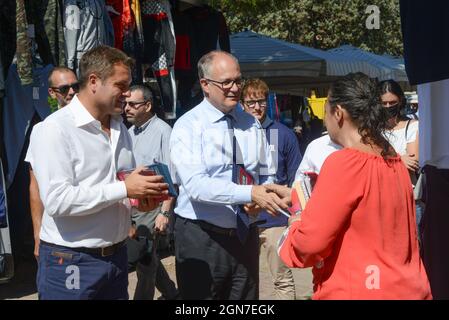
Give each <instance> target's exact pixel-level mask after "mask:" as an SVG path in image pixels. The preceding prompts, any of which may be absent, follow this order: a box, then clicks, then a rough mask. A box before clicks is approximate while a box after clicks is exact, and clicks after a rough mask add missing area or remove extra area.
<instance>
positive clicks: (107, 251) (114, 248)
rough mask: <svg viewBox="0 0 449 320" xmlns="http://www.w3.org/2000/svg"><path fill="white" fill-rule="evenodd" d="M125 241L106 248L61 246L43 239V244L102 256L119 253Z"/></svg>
mask: <svg viewBox="0 0 449 320" xmlns="http://www.w3.org/2000/svg"><path fill="white" fill-rule="evenodd" d="M125 243H126V239H125V240H122V241H120V242H117V243H115V244H113V245H112V246H109V247H104V248H86V247H78V248H71V247H66V246H60V245H58V244H54V243H49V242H46V241H43V240H41V244H43V245H46V246H49V247H55V248H64V249H68V250H73V251H76V252H82V253H87V254H91V255H96V256H101V257H108V256H112V255H113V254H115V253H117V251H119V250H120V249H121V248H122V247H123V246H124V245H125Z"/></svg>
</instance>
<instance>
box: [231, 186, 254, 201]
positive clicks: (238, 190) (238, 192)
mask: <svg viewBox="0 0 449 320" xmlns="http://www.w3.org/2000/svg"><path fill="white" fill-rule="evenodd" d="M252 189H253V186H251V185H236V187H235V189H234V197H233V198H234V201H233V203H235V204H245V203H250V202H251V190H252Z"/></svg>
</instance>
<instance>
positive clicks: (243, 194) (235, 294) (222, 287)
mask: <svg viewBox="0 0 449 320" xmlns="http://www.w3.org/2000/svg"><path fill="white" fill-rule="evenodd" d="M198 75H199V79H200V84H201V88H202V90H203V93H204V95H205V98H204V100H203V101H202V102H201V103H200V104H199V105H197V106H196V107H194V108H193V109H192V110H190V111H189V112H187V113H186V114H184V115H183V116H182V117H181V118H179V120H178V121H177V122H176V123H175V126H174V128H173V131H172V134H171V137H170V157H171V161H172V162H173V164H174V165H175V168H176V174H177V177H176V181H178V183H179V184H180V191H179V196H178V202H177V205H176V208H175V213H176V221H175V230H174V232H175V256H176V275H177V280H178V288H179V292H180V294H181V297H182V298H183V299H189V300H190V299H224V300H226V299H232V300H242V299H243V300H245V299H258V296H259V288H258V285H259V234H258V230H257V227H256V225H255V224H254V222H255V221H256V219H257V215H258V212H259V211H260V210H259V209H260V208H256V204H257V205H258V206H259V207H261V208H264V209H266V210H267V211H268V212H269V213H271V214H273V215H275V214H276V211H277V210H278V209H279V207H282V208H284V209H286V208H287V206H286V205H284V204H283V203H282V201H281V199H279V198H278V197H277V195H275V194H274V193H268V192H267V190H266V188H265V187H264V186H261V185H258V184H263V183H270V182H272V181H273V180H274V174H275V170H274V168H273V167H272V161H271V155H270V152H269V148H268V143H267V140H266V137H265V134H264V131H263V129H262V127H261V125H260V123H259V122H258V121H257V120H256V119H255V118H254V117H253V116H251V115H249V114H247V113H246V112H244V111H243V110H241V109H240V108H236V106H237V104H238V102H239V99H240V93H241V88H242V85H243V81H242V75H241V72H240V66H239V64H238V61H237V59H236V58H235V57H234V56H232V55H231V54H229V53H226V52H221V51H212V52H210V53H207V54H206V55H204V56H203V57H202V58H201V59H200V61H199V62H198ZM245 171H246V175H245ZM249 175H251V177H252V179H253V180H254V185H244V184H248V183H249V179H246V178H249ZM243 180H246V183H244V182H243ZM249 203H251V204H249ZM245 204H249V205H247V206H246V208H244V205H245Z"/></svg>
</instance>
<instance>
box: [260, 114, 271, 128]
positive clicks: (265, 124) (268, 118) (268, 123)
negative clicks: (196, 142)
mask: <svg viewBox="0 0 449 320" xmlns="http://www.w3.org/2000/svg"><path fill="white" fill-rule="evenodd" d="M272 123H274V121H273V120H271V119H270V117H269V116H265V120H264V121H263V122H262V123H261V124H262V128H264V129H266V128H268V127H269V126H270V125H271V124H272Z"/></svg>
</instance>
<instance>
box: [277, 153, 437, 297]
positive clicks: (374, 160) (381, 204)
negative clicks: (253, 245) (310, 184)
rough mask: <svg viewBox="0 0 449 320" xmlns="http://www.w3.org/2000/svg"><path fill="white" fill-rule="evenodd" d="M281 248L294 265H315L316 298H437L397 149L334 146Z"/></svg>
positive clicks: (282, 255) (285, 257)
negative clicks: (387, 153)
mask: <svg viewBox="0 0 449 320" xmlns="http://www.w3.org/2000/svg"><path fill="white" fill-rule="evenodd" d="M279 254H280V256H281V258H282V260H283V261H284V262H285V263H286V264H287V265H288V266H289V267H299V268H305V267H312V266H313V275H314V280H313V282H314V295H313V299H431V298H432V296H431V293H430V286H429V281H428V279H427V275H426V272H425V269H424V266H423V263H422V261H421V258H420V255H419V249H418V240H417V235H416V223H415V202H414V199H413V193H412V187H411V182H410V177H409V174H408V172H407V169H406V168H405V166H404V164H403V163H402V161H401V158H400V157H399V156H397V157H395V158H391V159H388V160H384V159H383V158H382V157H379V156H376V155H371V154H368V153H364V152H361V151H358V150H355V149H349V148H345V149H343V150H340V151H336V152H334V153H332V154H331V155H330V156H329V157H328V158H327V159H326V161H325V162H324V164H323V167H322V169H321V172H320V175H319V177H318V181H317V183H316V186H315V188H314V190H313V193H312V196H311V198H310V200H309V202H308V203H307V206H306V208H305V210H304V211H303V212H302V214H301V221H296V222H294V223H293V224H292V225H291V226H290V228H289V232H288V236H287V238H286V239H285V241H284V243H283V245H282V246H281V248H280V252H279Z"/></svg>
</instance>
